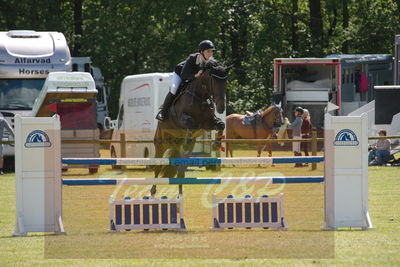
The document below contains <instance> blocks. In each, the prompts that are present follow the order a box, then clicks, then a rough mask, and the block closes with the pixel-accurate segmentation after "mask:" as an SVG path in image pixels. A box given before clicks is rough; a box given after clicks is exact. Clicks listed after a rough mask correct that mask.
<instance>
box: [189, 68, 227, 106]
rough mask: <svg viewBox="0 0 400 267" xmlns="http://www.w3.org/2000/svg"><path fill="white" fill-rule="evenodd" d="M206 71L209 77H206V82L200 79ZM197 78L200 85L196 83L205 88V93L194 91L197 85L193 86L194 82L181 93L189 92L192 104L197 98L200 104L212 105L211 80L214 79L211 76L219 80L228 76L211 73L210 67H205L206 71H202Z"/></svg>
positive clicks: (213, 102)
mask: <svg viewBox="0 0 400 267" xmlns="http://www.w3.org/2000/svg"><path fill="white" fill-rule="evenodd" d="M207 72H208V73H209V77H208V78H206V79H208V84H207V83H203V82H202V79H204V78H203V76H204V75H205V74H206V73H207ZM199 78H200V80H199V83H200V85H198V86H201V87H202V88H203V89H204V88H205V89H206V93H205V94H203V95H199V94H198V93H196V88H197V87H198V86H194V84H192V86H190V87H189V88H187V89H186V90H185V91H184V92H183V94H189V95H191V96H192V104H193V103H194V100H195V99H197V100H198V101H199V102H200V103H201V104H207V105H212V106H214V104H215V101H214V95H213V93H212V88H213V80H214V79H213V78H215V79H219V80H226V79H227V78H228V76H227V75H225V76H224V77H221V76H218V75H217V74H214V73H211V69H207V70H206V71H204V72H203V73H202V74H201V76H200V77H199Z"/></svg>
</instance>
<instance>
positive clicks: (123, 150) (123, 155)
mask: <svg viewBox="0 0 400 267" xmlns="http://www.w3.org/2000/svg"><path fill="white" fill-rule="evenodd" d="M119 136H120V137H119V140H120V142H121V143H120V144H121V158H126V139H125V138H126V136H125V133H120V135H119ZM121 169H122V170H125V169H126V166H121Z"/></svg>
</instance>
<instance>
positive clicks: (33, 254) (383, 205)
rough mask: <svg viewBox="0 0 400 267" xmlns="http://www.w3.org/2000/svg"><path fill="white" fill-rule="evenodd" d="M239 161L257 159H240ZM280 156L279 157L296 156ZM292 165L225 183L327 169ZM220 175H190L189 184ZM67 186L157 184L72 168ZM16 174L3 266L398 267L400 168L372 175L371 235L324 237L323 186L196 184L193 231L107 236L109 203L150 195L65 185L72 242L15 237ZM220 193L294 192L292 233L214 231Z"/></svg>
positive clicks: (3, 237)
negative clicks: (105, 180) (80, 180)
mask: <svg viewBox="0 0 400 267" xmlns="http://www.w3.org/2000/svg"><path fill="white" fill-rule="evenodd" d="M235 154H236V156H239V155H240V156H254V151H251V152H250V151H237V152H236V153H235ZM288 155H289V154H288V153H285V152H280V153H279V152H278V153H275V154H274V156H288ZM292 165H293V164H282V165H276V166H274V167H272V166H263V167H261V168H258V167H257V166H250V165H249V166H243V167H242V166H240V167H239V166H237V167H234V168H232V167H224V168H222V171H221V172H219V173H218V176H221V175H222V176H225V177H229V176H235V177H242V176H272V175H287V176H291V175H322V174H323V165H322V164H318V168H317V170H315V171H311V170H310V169H311V168H310V167H308V168H307V167H305V168H293V166H292ZM215 175H216V173H213V172H211V171H205V169H204V168H190V172H189V173H188V174H187V176H189V177H211V176H215ZM63 176H64V178H66V179H67V178H74V177H88V178H89V177H151V176H152V172H149V171H146V170H145V169H144V168H136V167H135V168H133V167H132V168H128V169H127V171H125V172H121V171H118V170H112V169H111V168H110V166H103V167H102V168H101V169H100V172H99V174H98V175H97V176H90V175H88V171H87V170H85V169H71V170H69V171H68V172H66V173H63ZM14 183H15V175H14V174H7V175H4V176H2V177H0V204H1V205H0V266H19V265H27V266H31V265H37V266H42V265H47V266H58V265H60V266H132V265H138V266H142V265H147V266H180V265H182V266H206V265H217V266H265V265H266V264H268V265H274V266H292V265H295V266H303V265H322V266H326V265H339V266H350V265H351V266H399V265H400V208H399V203H400V194H399V192H400V169H399V168H398V167H370V169H369V207H370V208H369V210H370V215H371V219H372V223H373V225H374V227H375V229H374V230H371V231H360V230H358V229H345V230H341V231H336V232H334V231H321V230H320V227H321V226H322V224H323V184H291V185H269V186H261V185H258V186H253V185H232V186H228V187H225V188H224V187H222V186H221V185H210V186H202V185H192V186H185V187H184V196H185V199H184V204H185V220H186V226H187V229H188V231H187V232H184V233H180V232H174V231H150V232H143V231H130V232H118V233H108V231H107V230H108V227H109V226H108V197H109V196H110V195H111V194H114V195H117V196H118V198H122V197H124V196H131V197H142V196H143V195H147V194H148V190H149V187H143V186H142V187H138V186H135V187H134V186H131V187H128V186H124V187H120V188H118V187H115V186H92V187H79V186H78V187H63V219H64V226H65V230H66V231H67V235H62V236H55V235H43V234H30V235H29V236H28V237H12V232H13V230H14V225H15V184H14ZM158 190H159V191H158V195H159V196H161V195H167V196H168V197H176V195H177V186H160V187H158ZM212 193H216V194H217V196H218V197H225V196H226V195H228V194H232V195H234V196H238V197H242V196H244V195H246V194H250V195H252V196H260V195H263V194H268V195H271V196H272V195H276V194H278V193H284V194H285V212H286V216H285V217H286V221H287V223H288V227H289V230H288V231H276V230H271V229H270V230H264V229H250V230H248V229H233V230H225V231H222V232H214V231H210V230H209V228H210V226H211V208H210V201H211V195H212Z"/></svg>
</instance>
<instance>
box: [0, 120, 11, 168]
mask: <svg viewBox="0 0 400 267" xmlns="http://www.w3.org/2000/svg"><path fill="white" fill-rule="evenodd" d="M4 129H6V130H7V131H8V132H9V134H10V135H12V136H13V137H14V131H13V129H12V128H11V126H10V124H8V122H7V121H6V119H4V117H3V115H2V114H1V113H0V139H1V140H3V136H4ZM3 167H4V158H3V144H2V145H0V175H3V174H4V172H3Z"/></svg>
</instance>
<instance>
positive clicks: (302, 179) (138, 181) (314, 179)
mask: <svg viewBox="0 0 400 267" xmlns="http://www.w3.org/2000/svg"><path fill="white" fill-rule="evenodd" d="M322 182H324V177H323V176H297V177H294V176H290V177H250V178H243V177H240V178H239V177H232V178H212V177H211V178H98V179H63V180H62V184H63V185H71V186H82V185H84V186H86V185H117V184H124V185H180V184H183V185H195V184H197V185H207V184H285V183H287V184H297V183H322Z"/></svg>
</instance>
